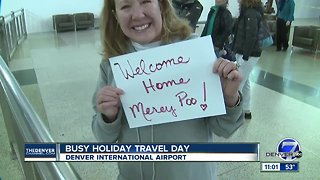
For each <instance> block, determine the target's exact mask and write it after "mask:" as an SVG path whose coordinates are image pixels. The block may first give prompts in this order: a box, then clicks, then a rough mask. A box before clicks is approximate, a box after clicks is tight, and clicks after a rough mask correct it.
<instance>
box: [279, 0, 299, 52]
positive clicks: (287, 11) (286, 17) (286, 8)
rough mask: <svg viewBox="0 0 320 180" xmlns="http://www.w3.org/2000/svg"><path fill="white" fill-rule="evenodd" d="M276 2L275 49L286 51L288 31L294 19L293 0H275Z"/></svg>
mask: <svg viewBox="0 0 320 180" xmlns="http://www.w3.org/2000/svg"><path fill="white" fill-rule="evenodd" d="M276 2H277V9H278V11H277V35H276V37H277V51H281V50H283V51H286V50H287V49H288V47H289V44H288V41H289V32H290V27H291V23H292V21H293V20H294V9H295V3H294V0H276Z"/></svg>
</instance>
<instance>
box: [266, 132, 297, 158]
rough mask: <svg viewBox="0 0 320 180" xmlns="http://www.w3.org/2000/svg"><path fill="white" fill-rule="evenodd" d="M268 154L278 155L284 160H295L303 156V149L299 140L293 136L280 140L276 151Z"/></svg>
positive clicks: (270, 155)
mask: <svg viewBox="0 0 320 180" xmlns="http://www.w3.org/2000/svg"><path fill="white" fill-rule="evenodd" d="M266 156H267V157H276V156H277V157H279V158H280V159H281V160H284V161H294V160H297V159H298V158H301V157H302V151H301V147H300V144H299V143H298V141H297V140H295V139H293V138H285V139H282V140H281V141H280V142H279V144H278V146H277V151H276V152H267V153H266Z"/></svg>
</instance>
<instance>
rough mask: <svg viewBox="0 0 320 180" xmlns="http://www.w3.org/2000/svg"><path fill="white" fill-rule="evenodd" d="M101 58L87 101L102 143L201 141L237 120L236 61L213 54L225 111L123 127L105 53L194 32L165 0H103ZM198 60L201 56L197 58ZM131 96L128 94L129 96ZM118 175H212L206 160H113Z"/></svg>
mask: <svg viewBox="0 0 320 180" xmlns="http://www.w3.org/2000/svg"><path fill="white" fill-rule="evenodd" d="M101 34H102V46H103V60H102V61H101V64H100V76H99V79H98V83H97V87H96V91H95V93H94V95H93V99H92V103H93V109H94V110H95V114H94V116H93V120H92V131H93V133H94V135H95V137H96V138H97V140H98V141H100V142H105V143H111V142H112V143H115V142H118V143H182V142H189V143H199V142H202V143H207V142H212V141H213V140H212V137H213V136H212V132H214V133H215V134H217V135H219V136H224V137H228V136H230V135H231V134H232V133H233V132H234V131H235V130H236V129H237V128H238V127H239V126H240V125H241V124H242V123H243V115H242V103H241V94H240V92H239V91H238V89H239V86H240V83H241V79H242V76H241V74H240V73H239V71H238V70H237V67H236V64H235V63H232V62H230V61H228V60H225V59H222V58H220V59H217V60H216V61H215V63H214V64H213V67H212V68H213V73H217V75H219V76H220V79H221V84H222V87H223V88H222V89H223V96H224V101H225V105H226V114H225V115H220V116H214V117H205V118H196V119H194V120H187V121H179V122H172V123H165V124H158V125H151V126H144V127H139V128H129V125H128V122H127V119H126V116H125V114H124V110H123V107H122V105H121V102H120V96H121V95H123V94H124V93H126V92H123V90H121V89H120V88H118V87H116V85H115V80H114V76H113V74H112V70H111V66H110V62H109V58H111V57H115V56H119V55H123V54H127V53H130V52H135V51H140V50H144V49H149V48H154V47H158V46H162V45H165V44H170V43H175V42H179V41H184V40H188V39H192V38H197V36H196V35H195V34H192V29H191V27H190V26H189V24H188V22H187V21H186V20H183V19H180V18H178V17H177V15H176V14H175V12H174V9H173V7H172V4H171V0H148V1H144V0H104V5H103V9H102V14H101ZM199 60H201V59H199ZM133 98H134V97H133ZM118 166H119V175H118V180H164V179H165V180H177V179H178V180H180V179H181V180H182V179H183V180H194V179H201V180H213V179H215V172H214V170H215V168H214V166H215V164H214V163H212V162H119V163H118Z"/></svg>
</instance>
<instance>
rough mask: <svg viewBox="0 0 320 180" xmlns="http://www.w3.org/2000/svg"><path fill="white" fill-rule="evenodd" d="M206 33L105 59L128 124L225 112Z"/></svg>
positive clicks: (174, 120) (159, 122) (210, 43)
mask: <svg viewBox="0 0 320 180" xmlns="http://www.w3.org/2000/svg"><path fill="white" fill-rule="evenodd" d="M215 60H216V57H215V55H214V51H213V45H212V41H211V38H210V36H207V37H203V38H197V39H193V40H187V41H183V42H179V43H174V44H170V45H165V46H160V47H157V48H151V49H148V50H143V51H138V52H134V53H130V54H126V55H122V56H118V57H114V58H111V59H110V64H111V68H112V71H113V75H114V78H115V81H116V84H117V87H119V88H121V89H122V90H123V91H124V92H125V93H124V95H122V96H121V102H122V105H123V108H124V111H125V114H126V117H127V120H128V123H129V126H130V128H134V127H141V126H147V125H153V124H161V123H168V122H176V121H182V120H188V119H194V118H200V117H207V116H215V115H220V114H224V113H225V106H224V101H223V94H222V90H221V84H220V79H219V76H218V75H216V74H213V73H212V68H213V63H214V61H215Z"/></svg>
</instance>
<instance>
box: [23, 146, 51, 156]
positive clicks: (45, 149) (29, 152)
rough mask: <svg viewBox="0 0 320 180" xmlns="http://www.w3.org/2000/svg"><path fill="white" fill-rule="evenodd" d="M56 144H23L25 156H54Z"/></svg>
mask: <svg viewBox="0 0 320 180" xmlns="http://www.w3.org/2000/svg"><path fill="white" fill-rule="evenodd" d="M56 146H57V145H56V144H25V145H24V156H25V158H55V157H56V156H57V152H56Z"/></svg>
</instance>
